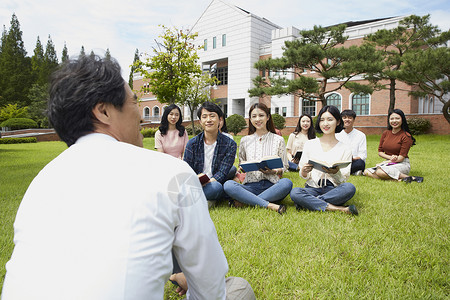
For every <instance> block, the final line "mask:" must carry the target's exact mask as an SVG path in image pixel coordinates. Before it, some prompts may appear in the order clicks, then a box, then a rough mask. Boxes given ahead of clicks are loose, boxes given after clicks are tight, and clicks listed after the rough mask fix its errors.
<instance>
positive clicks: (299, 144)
mask: <svg viewBox="0 0 450 300" xmlns="http://www.w3.org/2000/svg"><path fill="white" fill-rule="evenodd" d="M307 140H308V136H307V135H306V134H303V133H301V132H299V133H298V134H297V135H296V134H295V133H291V134H290V135H289V138H288V142H287V144H286V150H288V151H287V157H288V159H289V160H292V158H293V157H294V155H295V153H297V151H303V147H304V145H305V143H306V141H307Z"/></svg>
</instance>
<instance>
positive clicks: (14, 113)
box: [0, 104, 28, 123]
mask: <svg viewBox="0 0 450 300" xmlns="http://www.w3.org/2000/svg"><path fill="white" fill-rule="evenodd" d="M11 118H28V106H25V107H18V106H17V104H8V105H6V106H5V107H2V108H1V109H0V123H1V122H3V121H6V120H8V119H11Z"/></svg>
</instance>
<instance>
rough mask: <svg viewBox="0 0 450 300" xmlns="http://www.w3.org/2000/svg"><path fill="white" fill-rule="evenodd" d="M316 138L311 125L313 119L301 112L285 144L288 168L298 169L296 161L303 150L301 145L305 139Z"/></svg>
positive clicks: (297, 161) (298, 160)
mask: <svg viewBox="0 0 450 300" xmlns="http://www.w3.org/2000/svg"><path fill="white" fill-rule="evenodd" d="M315 138H316V131H315V130H314V126H313V119H312V118H311V116H310V115H307V114H303V115H301V116H300V118H299V119H298V123H297V127H296V128H295V131H294V132H293V133H291V134H290V135H289V139H288V142H287V145H286V151H287V157H288V160H289V170H291V171H298V170H299V168H298V163H299V162H300V158H301V156H302V152H303V146H304V145H305V142H306V141H307V140H312V139H315Z"/></svg>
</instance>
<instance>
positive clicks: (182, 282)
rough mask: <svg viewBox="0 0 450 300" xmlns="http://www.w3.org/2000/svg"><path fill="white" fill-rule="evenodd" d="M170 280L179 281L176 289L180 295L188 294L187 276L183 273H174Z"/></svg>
mask: <svg viewBox="0 0 450 300" xmlns="http://www.w3.org/2000/svg"><path fill="white" fill-rule="evenodd" d="M169 280H172V281H176V282H177V283H178V287H177V289H176V292H177V293H178V295H180V296H183V295H184V294H186V292H187V290H188V285H187V281H186V277H184V274H183V273H176V274H172V275H170V278H169Z"/></svg>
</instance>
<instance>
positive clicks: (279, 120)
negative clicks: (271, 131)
mask: <svg viewBox="0 0 450 300" xmlns="http://www.w3.org/2000/svg"><path fill="white" fill-rule="evenodd" d="M272 120H273V125H274V126H275V128H276V129H279V130H281V129H283V128H284V124H286V119H285V118H284V117H283V116H282V115H279V114H272Z"/></svg>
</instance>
